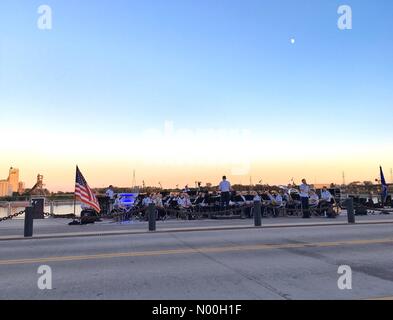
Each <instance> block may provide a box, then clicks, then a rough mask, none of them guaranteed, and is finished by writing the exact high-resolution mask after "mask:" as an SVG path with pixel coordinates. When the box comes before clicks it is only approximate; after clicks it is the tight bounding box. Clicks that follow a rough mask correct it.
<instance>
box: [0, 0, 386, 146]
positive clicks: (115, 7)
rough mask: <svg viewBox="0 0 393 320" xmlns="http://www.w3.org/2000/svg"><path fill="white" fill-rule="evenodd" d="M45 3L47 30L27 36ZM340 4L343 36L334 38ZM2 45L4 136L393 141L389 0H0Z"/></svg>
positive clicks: (0, 86)
mask: <svg viewBox="0 0 393 320" xmlns="http://www.w3.org/2000/svg"><path fill="white" fill-rule="evenodd" d="M41 4H48V5H50V6H51V7H52V9H53V30H51V31H49V32H48V31H41V30H39V29H38V28H37V27H36V22H37V18H38V14H37V8H38V6H39V5H41ZM341 4H348V5H351V6H352V9H353V30H348V31H341V30H339V29H338V28H337V19H338V14H337V8H338V6H339V5H341ZM291 38H294V39H296V42H295V44H291V43H290V39H291ZM0 48H1V51H0V53H1V55H0V77H1V78H0V81H1V82H0V108H1V119H2V120H4V119H6V120H7V121H6V122H7V123H8V124H12V125H13V124H19V125H20V126H22V125H24V126H29V125H31V123H34V121H39V120H43V121H44V123H45V127H46V129H48V130H50V129H52V130H54V132H57V131H64V132H67V131H69V132H80V133H84V132H86V131H89V132H90V133H94V132H97V133H98V132H102V131H103V128H105V130H106V131H107V134H108V135H112V134H113V136H114V137H115V136H116V134H119V133H122V132H124V131H125V130H127V131H130V132H134V133H135V135H137V132H138V131H139V130H140V129H141V128H143V127H144V126H145V125H146V123H149V126H150V127H161V126H162V125H163V123H164V121H165V120H171V121H174V122H175V124H176V125H178V126H182V127H191V128H194V127H228V126H229V127H232V126H233V127H237V128H249V129H251V130H253V132H256V133H257V134H258V133H259V134H261V136H264V135H265V134H266V133H267V132H269V130H276V131H275V133H274V135H275V136H279V137H282V139H287V138H288V137H290V136H291V135H292V134H298V135H303V137H304V135H309V136H311V137H313V138H314V139H315V138H317V139H319V138H320V137H321V135H322V134H323V133H324V132H325V133H327V132H328V134H329V136H330V137H332V138H333V139H334V138H342V137H343V136H344V137H345V140H346V141H347V142H351V141H357V140H359V139H361V140H362V141H370V143H373V142H371V141H386V142H387V141H391V139H392V137H393V126H392V117H391V113H392V107H393V90H392V88H393V59H392V57H393V1H391V0H373V1H371V0H368V1H366V0H345V1H344V0H339V1H337V0H296V1H294V0H278V1H276V0H275V1H272V0H271V1H264V0H154V1H153V0H143V1H142V0H127V1H126V0H111V1H109V0H97V1H92V0H84V1H80V0H57V1H55V0H45V1H32V0H25V1H22V0H19V1H16V0H1V3H0ZM21 115H23V117H21ZM108 119H109V123H108ZM22 130H23V129H22ZM26 134H28V132H26ZM313 138H312V139H313Z"/></svg>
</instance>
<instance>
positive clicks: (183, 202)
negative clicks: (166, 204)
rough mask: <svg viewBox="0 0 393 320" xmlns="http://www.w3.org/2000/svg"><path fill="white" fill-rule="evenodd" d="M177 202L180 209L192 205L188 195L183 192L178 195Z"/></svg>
mask: <svg viewBox="0 0 393 320" xmlns="http://www.w3.org/2000/svg"><path fill="white" fill-rule="evenodd" d="M177 203H178V205H179V207H180V208H181V209H189V208H191V206H192V203H191V200H190V197H189V195H188V194H187V193H185V192H183V193H181V194H180V197H179V198H178V199H177Z"/></svg>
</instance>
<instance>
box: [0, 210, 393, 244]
mask: <svg viewBox="0 0 393 320" xmlns="http://www.w3.org/2000/svg"><path fill="white" fill-rule="evenodd" d="M70 221H71V220H68V219H53V218H49V219H45V220H35V221H34V237H33V238H34V239H47V238H66V237H88V236H97V235H100V236H101V235H102V236H105V235H126V234H144V233H149V231H148V224H147V222H126V223H116V222H113V221H111V220H105V221H102V222H97V223H95V224H90V225H83V226H80V225H77V226H69V225H68V223H69V222H70ZM347 223H348V222H347V216H346V215H345V214H342V215H340V216H339V217H338V218H336V219H326V218H312V219H301V218H299V217H285V218H275V219H274V218H266V219H263V220H262V228H289V227H312V226H336V225H346V224H347ZM356 223H357V224H390V223H393V216H391V215H368V216H360V217H356ZM23 227H24V220H21V219H19V220H11V221H4V222H1V223H0V241H5V240H21V239H24V238H23ZM253 228H255V227H254V220H252V219H244V220H241V219H234V220H198V221H178V220H168V221H157V231H156V232H191V231H213V230H233V229H253Z"/></svg>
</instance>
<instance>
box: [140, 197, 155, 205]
mask: <svg viewBox="0 0 393 320" xmlns="http://www.w3.org/2000/svg"><path fill="white" fill-rule="evenodd" d="M152 203H153V199H152V195H147V196H146V197H145V198H143V200H142V206H144V207H148V206H149V205H150V204H152Z"/></svg>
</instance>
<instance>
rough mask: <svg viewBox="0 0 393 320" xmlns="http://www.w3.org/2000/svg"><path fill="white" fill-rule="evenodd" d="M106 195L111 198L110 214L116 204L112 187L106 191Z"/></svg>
mask: <svg viewBox="0 0 393 320" xmlns="http://www.w3.org/2000/svg"><path fill="white" fill-rule="evenodd" d="M105 195H106V196H107V197H108V198H109V212H112V210H113V205H114V203H115V192H114V191H113V186H112V185H110V186H109V187H108V189H107V190H106V191H105Z"/></svg>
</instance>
